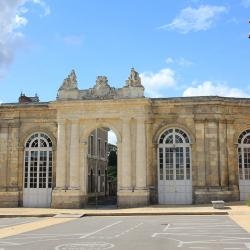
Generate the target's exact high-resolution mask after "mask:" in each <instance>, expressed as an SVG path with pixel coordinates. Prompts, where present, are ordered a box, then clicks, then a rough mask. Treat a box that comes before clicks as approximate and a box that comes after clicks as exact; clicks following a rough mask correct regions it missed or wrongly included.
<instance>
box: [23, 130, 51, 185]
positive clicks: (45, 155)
mask: <svg viewBox="0 0 250 250" xmlns="http://www.w3.org/2000/svg"><path fill="white" fill-rule="evenodd" d="M52 160H53V158H52V141H51V139H50V138H49V136H48V135H46V134H45V133H35V134H33V135H32V136H31V137H30V138H29V139H28V140H27V142H26V144H25V157H24V188H52Z"/></svg>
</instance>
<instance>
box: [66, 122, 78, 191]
mask: <svg viewBox="0 0 250 250" xmlns="http://www.w3.org/2000/svg"><path fill="white" fill-rule="evenodd" d="M79 139H80V138H79V121H77V120H74V121H72V123H71V135H70V172H69V188H70V189H79V188H80V183H79V181H80V179H79V163H80V161H79V160H80V159H79V156H80V155H79V150H80V148H79V146H80V144H79V143H80V140H79Z"/></svg>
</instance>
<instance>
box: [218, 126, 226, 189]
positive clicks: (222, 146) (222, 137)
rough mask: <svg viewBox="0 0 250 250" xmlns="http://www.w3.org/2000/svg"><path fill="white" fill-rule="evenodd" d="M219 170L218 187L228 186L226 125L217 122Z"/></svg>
mask: <svg viewBox="0 0 250 250" xmlns="http://www.w3.org/2000/svg"><path fill="white" fill-rule="evenodd" d="M218 136H219V169H220V186H221V187H227V186H228V166H227V164H228V162H227V143H228V142H227V123H226V121H220V122H219V128H218Z"/></svg>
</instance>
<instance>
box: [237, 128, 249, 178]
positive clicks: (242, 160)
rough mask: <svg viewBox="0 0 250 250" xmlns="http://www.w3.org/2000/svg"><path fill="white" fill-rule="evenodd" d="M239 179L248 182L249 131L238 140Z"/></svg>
mask: <svg viewBox="0 0 250 250" xmlns="http://www.w3.org/2000/svg"><path fill="white" fill-rule="evenodd" d="M238 166H239V179H240V180H250V129H248V130H245V131H244V132H243V133H241V135H240V136H239V138H238Z"/></svg>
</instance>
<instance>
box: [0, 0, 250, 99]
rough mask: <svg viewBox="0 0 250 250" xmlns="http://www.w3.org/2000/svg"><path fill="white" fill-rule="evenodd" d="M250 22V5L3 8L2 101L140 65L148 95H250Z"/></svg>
mask: <svg viewBox="0 0 250 250" xmlns="http://www.w3.org/2000/svg"><path fill="white" fill-rule="evenodd" d="M249 19H250V0H227V1H226V0H220V1H215V0H207V1H205V0H204V1H202V0H179V1H166V0H154V1H153V0H147V1H146V0H126V1H125V0H120V1H117V0H116V1H115V0H0V102H5V103H6V102H16V101H17V100H18V97H19V95H20V93H21V91H22V92H23V93H25V94H26V95H27V96H34V95H35V93H37V94H38V96H39V97H40V100H41V101H53V100H55V99H56V94H57V90H58V88H59V87H60V85H61V83H62V81H63V80H64V78H66V77H67V75H68V74H69V73H70V71H71V70H72V69H75V71H76V74H77V79H78V87H79V88H80V89H86V88H90V87H92V86H93V85H94V84H95V80H96V77H97V76H98V75H106V76H107V77H108V80H109V84H110V85H111V86H114V87H122V86H124V84H125V80H126V79H127V77H128V75H129V73H130V68H131V67H134V68H135V69H136V70H137V71H138V72H139V73H140V76H141V78H142V84H143V85H144V86H145V95H146V96H147V97H173V96H195V95H198V96H199V95H219V96H234V97H250V74H249V72H250V40H249V39H248V33H249V32H250V24H249V23H248V20H249Z"/></svg>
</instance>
